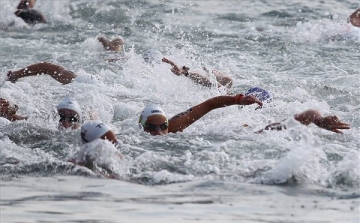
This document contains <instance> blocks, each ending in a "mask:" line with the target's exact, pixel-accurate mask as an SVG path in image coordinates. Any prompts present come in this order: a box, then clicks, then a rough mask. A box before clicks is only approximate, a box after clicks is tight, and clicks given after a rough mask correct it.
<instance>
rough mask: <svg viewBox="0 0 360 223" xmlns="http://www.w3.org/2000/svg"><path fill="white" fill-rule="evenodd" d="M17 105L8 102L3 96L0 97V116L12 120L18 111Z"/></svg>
mask: <svg viewBox="0 0 360 223" xmlns="http://www.w3.org/2000/svg"><path fill="white" fill-rule="evenodd" d="M18 109H19V107H18V106H17V105H11V104H10V102H9V101H8V100H6V99H4V98H0V116H1V117H3V118H6V119H9V120H10V121H13V120H14V118H13V117H14V115H15V114H16V112H17V111H18Z"/></svg>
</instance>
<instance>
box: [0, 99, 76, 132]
mask: <svg viewBox="0 0 360 223" xmlns="http://www.w3.org/2000/svg"><path fill="white" fill-rule="evenodd" d="M18 109H19V107H18V106H17V105H13V104H12V103H10V102H9V101H8V100H6V99H4V98H0V116H1V117H3V118H6V119H7V120H9V121H11V122H14V121H18V120H27V119H28V117H24V116H20V115H17V114H16V112H17V111H18ZM56 110H57V113H58V115H59V118H60V119H59V129H78V128H80V125H81V120H82V118H81V117H82V111H81V108H80V106H79V104H78V103H77V101H76V100H75V99H73V98H64V99H63V100H62V101H60V102H59V104H58V105H57V106H56Z"/></svg>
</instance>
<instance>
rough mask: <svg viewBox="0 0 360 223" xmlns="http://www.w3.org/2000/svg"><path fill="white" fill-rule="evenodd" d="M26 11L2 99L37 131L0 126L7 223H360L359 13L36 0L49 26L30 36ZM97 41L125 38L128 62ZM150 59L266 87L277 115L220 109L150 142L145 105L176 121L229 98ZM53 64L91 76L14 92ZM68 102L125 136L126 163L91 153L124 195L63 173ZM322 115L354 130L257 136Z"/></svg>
mask: <svg viewBox="0 0 360 223" xmlns="http://www.w3.org/2000/svg"><path fill="white" fill-rule="evenodd" d="M16 4H17V2H16V1H15V2H14V1H10V0H3V1H2V2H1V8H0V13H1V15H2V16H0V29H1V31H0V38H1V44H0V58H1V60H0V73H1V76H0V83H1V84H2V83H4V84H3V85H2V87H1V88H0V97H5V98H7V99H9V100H11V101H13V102H14V103H16V104H17V105H18V106H19V108H20V109H19V112H20V114H22V115H29V116H30V118H29V120H28V121H21V122H17V123H12V124H11V125H8V126H6V127H0V148H1V150H0V164H1V166H0V173H1V190H0V192H1V210H0V211H1V215H0V216H1V217H0V220H1V222H85V221H86V222H140V221H144V220H147V221H149V220H150V221H163V222H168V221H169V220H175V219H177V221H178V222H185V221H186V222H191V221H203V222H209V221H219V222H230V221H240V222H359V195H360V191H359V186H360V153H359V148H360V140H359V139H360V137H359V136H360V134H359V133H360V129H359V124H360V106H359V102H360V99H359V98H360V97H359V96H360V88H359V85H360V74H359V65H358V64H359V59H360V52H359V51H360V29H358V28H355V27H352V26H350V25H349V24H347V23H346V19H347V17H348V16H349V15H350V14H351V13H352V12H353V11H354V10H355V9H356V8H357V7H358V6H359V4H358V3H356V2H350V1H335V0H331V1H326V2H323V1H318V2H312V1H255V2H253V1H243V2H239V1H234V0H233V1H231V0H226V1H154V0H153V1H150V0H145V1H122V2H120V1H115V0H104V1H95V0H86V1H85V0H74V1H70V0H69V1H68V0H61V1H60V0H59V1H57V0H56V1H50V0H38V1H37V3H36V7H35V8H36V9H38V10H40V11H42V12H43V14H44V16H45V17H46V19H47V20H48V21H49V24H45V25H44V24H39V25H35V26H33V27H31V26H28V25H26V24H25V23H24V22H23V21H22V20H21V19H19V18H17V17H15V16H14V15H13V11H14V8H15V7H16ZM100 34H102V35H106V36H108V37H115V36H122V37H123V38H124V39H125V48H126V49H125V56H126V57H127V58H128V59H127V60H123V61H119V62H116V63H108V62H106V61H105V59H107V58H115V57H119V56H120V55H118V54H116V53H109V52H105V51H104V50H103V49H102V46H101V45H100V43H99V42H98V41H97V39H96V37H97V36H98V35H100ZM151 48H155V49H158V50H160V51H161V52H162V53H163V54H164V55H165V56H167V57H168V58H170V59H173V60H174V61H176V62H177V63H179V64H184V65H188V66H190V67H191V68H195V69H198V70H199V71H200V68H201V67H202V66H207V67H209V68H211V69H213V68H214V69H215V68H216V69H219V70H222V71H224V72H226V73H227V74H229V75H230V76H232V77H233V78H234V86H233V91H234V92H235V93H242V92H245V91H246V90H247V89H248V88H249V87H252V86H260V87H263V88H265V89H267V90H268V91H270V92H271V93H272V94H273V96H274V101H273V105H272V106H269V107H266V108H264V109H261V110H256V111H254V107H253V106H248V107H245V108H239V107H237V106H231V107H227V108H224V109H218V110H216V111H212V112H211V113H209V114H208V115H206V116H205V117H204V118H202V119H201V120H199V121H197V122H196V123H195V124H193V125H192V126H190V127H189V128H187V129H186V130H185V131H184V132H183V133H178V134H169V135H167V136H161V137H152V136H149V135H148V134H145V133H144V132H141V131H140V130H139V128H138V125H137V120H138V117H139V113H140V111H141V110H142V109H143V107H144V106H146V105H147V104H150V103H157V104H160V105H162V107H163V108H164V109H165V111H166V112H167V114H168V116H169V117H171V116H172V115H175V114H177V113H179V112H182V111H184V110H186V109H188V108H190V107H191V106H193V105H195V104H197V103H200V102H202V101H204V100H206V99H208V98H210V97H214V96H217V95H222V94H225V92H224V91H222V90H220V91H219V90H218V89H215V88H214V89H206V88H202V87H199V86H197V85H195V84H194V83H192V82H191V81H190V80H187V79H186V78H183V77H177V76H175V75H173V74H172V73H171V72H170V70H169V65H167V64H156V65H155V66H151V65H149V64H146V63H144V62H143V59H142V57H141V54H142V53H143V52H145V51H146V50H148V49H151ZM40 61H49V62H53V63H56V64H60V65H63V66H64V67H66V68H68V69H70V70H72V71H74V72H76V73H78V74H80V75H82V76H81V77H80V78H78V79H77V81H76V82H74V83H71V84H69V85H65V86H63V85H60V84H59V83H57V82H56V81H54V80H53V79H51V78H50V77H46V76H39V77H31V78H25V79H22V80H19V81H18V82H17V83H15V84H13V83H10V82H4V81H5V77H6V73H7V71H8V70H16V69H19V68H23V67H25V66H27V65H30V64H32V63H37V62H40ZM68 95H71V96H73V97H75V98H76V99H77V100H78V101H79V103H80V105H81V107H82V108H83V110H84V111H85V112H84V113H85V118H86V117H89V114H90V113H92V114H95V115H97V116H98V117H100V118H101V119H102V120H103V121H104V122H106V123H107V124H109V125H110V126H111V127H112V128H113V129H114V130H115V131H116V132H117V136H118V138H119V139H120V140H121V143H120V146H119V147H118V148H116V149H118V150H119V151H120V152H121V153H123V154H124V155H125V159H123V160H118V159H115V158H114V157H112V156H110V155H109V154H112V153H111V152H112V151H114V149H115V148H114V147H113V146H112V145H110V144H109V143H99V144H96V145H95V144H94V145H93V146H94V147H98V148H99V149H100V150H99V153H98V158H97V159H98V160H97V161H98V163H99V165H100V166H102V167H104V168H105V169H108V170H111V171H112V172H114V173H115V174H117V175H118V177H119V180H109V179H104V178H98V177H96V176H95V174H93V173H92V172H91V171H89V170H88V169H86V168H82V167H76V166H74V165H72V164H70V163H68V162H66V160H67V158H68V157H69V156H71V155H72V154H74V153H75V152H76V151H78V150H79V149H80V146H81V145H80V137H79V131H73V132H66V133H60V132H59V131H58V130H57V127H56V124H57V123H56V119H54V118H53V117H52V116H51V115H49V114H51V113H52V111H53V108H54V106H55V105H56V104H57V103H58V101H60V100H61V99H62V98H63V97H64V96H68ZM309 108H313V109H318V110H319V111H321V112H322V113H323V114H324V115H330V114H336V115H338V116H339V117H340V118H341V119H342V120H343V121H345V122H347V123H350V124H351V126H352V129H350V130H345V131H344V134H335V133H332V132H327V131H325V130H322V129H319V128H317V127H315V126H314V125H310V126H309V127H305V126H301V125H298V124H296V123H290V125H291V126H292V127H291V128H290V129H288V130H286V131H282V132H266V133H263V134H254V133H253V132H255V131H256V130H259V129H261V128H263V127H264V126H266V125H267V124H269V123H271V122H274V121H280V120H283V119H285V118H287V117H290V116H292V115H294V114H296V113H298V112H302V111H304V110H306V109H309ZM290 122H291V120H290ZM244 124H247V125H248V126H249V127H244ZM15 161H19V163H17V164H13V163H14V162H15ZM274 185H275V186H274ZM120 216H121V217H122V218H121V219H120V218H119V217H120Z"/></svg>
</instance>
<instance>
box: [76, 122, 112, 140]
mask: <svg viewBox="0 0 360 223" xmlns="http://www.w3.org/2000/svg"><path fill="white" fill-rule="evenodd" d="M96 139H104V140H109V141H110V142H112V143H113V144H117V138H116V135H115V133H114V132H113V131H112V130H111V128H110V127H109V126H108V125H105V124H104V123H103V122H102V121H100V120H90V121H86V122H85V123H84V124H83V125H82V126H81V142H82V143H88V142H92V141H94V140H96Z"/></svg>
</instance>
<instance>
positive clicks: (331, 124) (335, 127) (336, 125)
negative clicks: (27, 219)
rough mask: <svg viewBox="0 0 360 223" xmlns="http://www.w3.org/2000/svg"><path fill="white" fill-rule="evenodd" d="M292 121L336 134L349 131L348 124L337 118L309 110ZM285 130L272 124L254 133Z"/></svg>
mask: <svg viewBox="0 0 360 223" xmlns="http://www.w3.org/2000/svg"><path fill="white" fill-rule="evenodd" d="M294 119H295V120H296V121H298V122H300V123H301V124H303V125H306V126H308V125H310V124H311V123H314V124H315V125H317V126H318V127H320V128H322V129H326V130H329V131H332V132H336V133H342V131H341V130H342V129H350V124H347V123H345V122H342V121H340V120H339V118H338V117H337V116H326V117H323V116H322V115H321V113H320V112H319V111H316V110H313V109H309V110H306V111H304V112H302V113H300V114H296V115H295V116H294ZM283 129H286V126H285V125H283V124H282V123H281V122H277V123H272V124H270V125H268V126H266V127H265V128H264V129H261V130H259V131H257V132H256V133H261V132H263V131H264V130H283Z"/></svg>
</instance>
